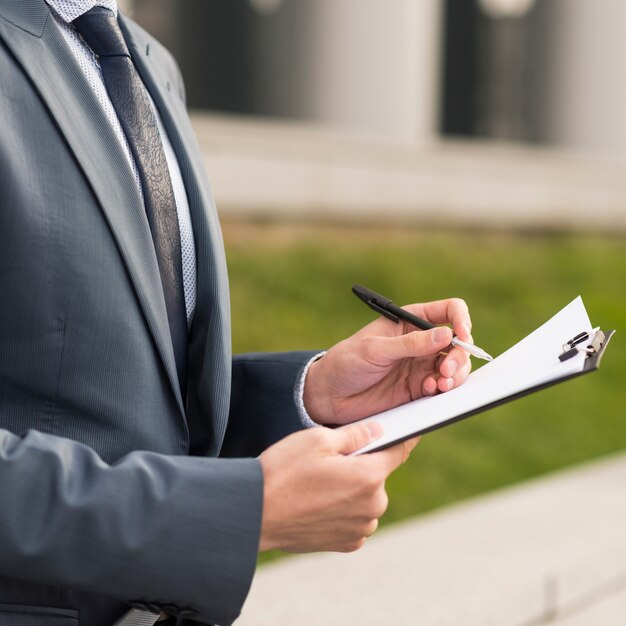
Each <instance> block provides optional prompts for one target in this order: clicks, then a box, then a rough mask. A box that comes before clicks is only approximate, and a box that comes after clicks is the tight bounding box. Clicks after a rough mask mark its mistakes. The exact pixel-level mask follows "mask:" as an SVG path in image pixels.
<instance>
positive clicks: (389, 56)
mask: <svg viewBox="0 0 626 626" xmlns="http://www.w3.org/2000/svg"><path fill="white" fill-rule="evenodd" d="M284 4H285V6H284V7H283V8H279V9H277V11H276V13H274V14H272V13H270V14H268V15H267V18H266V19H267V20H268V22H269V21H271V20H274V21H275V23H276V26H275V27H274V28H272V27H271V24H268V26H267V27H266V28H267V29H266V30H265V32H263V31H262V32H261V35H260V37H259V39H258V40H257V60H256V63H257V64H258V66H259V72H260V73H261V75H262V76H263V77H264V83H265V85H266V88H268V93H267V94H266V96H265V98H266V99H274V100H275V101H279V103H282V104H281V106H282V107H285V106H286V105H285V103H289V105H288V108H289V111H288V113H289V114H290V115H291V116H294V117H298V118H301V119H303V118H304V119H308V120H311V121H315V122H322V123H325V124H330V125H334V126H340V127H342V128H344V129H347V130H352V131H357V132H360V133H362V134H365V135H370V136H377V137H381V138H385V139H387V140H390V141H400V142H409V143H412V142H416V141H417V142H421V141H428V140H430V139H432V138H433V137H434V136H435V133H436V128H437V110H438V106H439V103H438V92H439V48H440V33H441V8H442V3H441V0H420V1H419V2H416V1H415V0H393V3H390V2H388V1H387V0H315V1H314V2H311V1H310V0H293V1H292V2H289V3H284ZM281 11H282V12H283V13H285V14H287V13H288V12H289V13H290V15H289V21H288V23H283V24H282V25H280V12H281ZM286 29H291V30H286ZM261 30H262V29H261ZM294 30H296V32H295V33H294V32H293V31H294ZM294 37H295V38H296V39H297V41H295V42H294V41H293V38H294ZM277 39H280V40H282V41H288V40H291V43H292V45H291V46H290V48H289V49H290V50H291V51H292V54H294V55H295V58H291V59H281V58H280V54H281V51H280V50H277V46H278V45H279V44H278V43H277ZM293 44H295V45H293ZM284 50H286V48H283V51H284ZM294 66H297V68H296V69H295V70H294Z"/></svg>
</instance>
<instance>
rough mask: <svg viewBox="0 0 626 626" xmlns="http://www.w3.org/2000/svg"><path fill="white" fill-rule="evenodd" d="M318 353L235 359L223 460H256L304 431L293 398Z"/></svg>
mask: <svg viewBox="0 0 626 626" xmlns="http://www.w3.org/2000/svg"><path fill="white" fill-rule="evenodd" d="M318 353H319V351H302V352H285V353H269V352H268V353H253V354H244V355H238V356H235V358H234V359H233V378H232V387H231V404H230V415H229V420H228V428H227V430H226V437H225V439H224V444H223V445H222V451H221V455H222V456H225V457H241V456H257V455H259V454H260V453H261V452H262V451H263V450H265V448H267V447H268V446H270V445H272V444H273V443H275V442H276V441H278V440H280V439H282V438H283V437H286V436H287V435H290V434H291V433H293V432H296V431H298V430H301V429H302V428H304V424H303V423H302V420H301V418H300V415H299V413H298V410H297V407H296V404H295V396H294V394H295V389H296V385H297V383H298V380H299V378H300V376H301V374H302V371H303V369H304V367H305V365H306V364H307V363H308V362H309V361H310V360H311V359H312V358H313V357H314V356H315V355H316V354H318Z"/></svg>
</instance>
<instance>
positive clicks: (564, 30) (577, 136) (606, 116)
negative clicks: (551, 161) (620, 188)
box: [543, 0, 626, 156]
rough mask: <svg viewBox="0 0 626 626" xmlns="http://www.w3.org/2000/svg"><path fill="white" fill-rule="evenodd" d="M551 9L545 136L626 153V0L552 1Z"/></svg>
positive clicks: (558, 142)
mask: <svg viewBox="0 0 626 626" xmlns="http://www.w3.org/2000/svg"><path fill="white" fill-rule="evenodd" d="M545 1H546V0H544V2H545ZM549 8H550V17H549V19H550V24H549V32H548V34H549V39H548V41H546V44H545V45H546V50H547V58H546V63H547V67H546V77H545V78H546V80H545V84H544V107H545V109H544V115H545V118H544V121H543V126H544V132H545V138H546V140H547V141H548V142H550V143H554V144H556V145H558V146H563V147H568V148H573V149H576V150H585V151H593V152H596V153H600V154H607V155H614V156H624V155H626V121H625V112H626V81H625V80H624V72H625V66H624V64H625V60H626V37H624V28H625V26H626V2H624V1H623V0H593V2H589V0H549Z"/></svg>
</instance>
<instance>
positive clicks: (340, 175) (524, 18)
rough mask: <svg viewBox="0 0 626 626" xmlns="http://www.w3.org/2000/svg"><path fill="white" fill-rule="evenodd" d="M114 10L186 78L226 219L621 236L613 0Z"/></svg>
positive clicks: (617, 0)
mask: <svg viewBox="0 0 626 626" xmlns="http://www.w3.org/2000/svg"><path fill="white" fill-rule="evenodd" d="M120 5H121V6H122V8H123V9H124V10H126V11H127V12H129V13H131V14H132V15H133V17H135V19H137V21H139V23H141V24H142V25H143V26H144V27H145V28H147V29H148V30H149V31H150V32H152V33H153V34H154V35H156V36H157V37H158V38H159V39H160V40H161V41H163V43H164V44H165V45H166V46H167V47H168V48H170V50H172V52H173V53H174V55H175V56H176V58H177V60H178V62H179V64H180V67H181V70H182V73H183V75H184V78H185V81H186V86H187V99H188V104H189V106H190V108H191V109H192V113H193V114H192V122H193V123H194V126H195V130H196V133H197V135H198V138H199V141H200V147H201V150H202V152H203V155H204V159H205V163H206V166H207V169H208V171H209V173H210V176H211V180H212V183H213V186H214V190H215V194H216V198H217V201H218V204H219V206H220V209H221V213H222V215H227V214H230V215H238V216H242V217H247V216H263V217H279V218H286V219H300V218H305V219H326V218H329V217H330V218H332V219H337V218H338V219H342V220H344V219H345V220H350V221H352V220H355V219H358V220H361V221H364V220H365V221H367V220H370V221H377V220H381V219H385V220H388V219H389V218H390V217H392V216H393V217H394V218H396V219H397V220H399V221H402V222H407V221H418V222H419V223H426V222H430V223H437V224H439V223H441V224H444V225H450V224H456V225H457V226H463V227H465V226H467V225H471V226H476V227H480V228H484V227H495V228H501V227H503V228H510V227H513V228H527V229H554V228H556V229H562V228H567V229H570V228H572V229H585V230H589V229H594V230H604V231H607V232H615V231H618V230H619V231H622V232H626V177H624V175H623V170H624V159H626V130H625V128H624V125H623V124H622V120H621V112H622V111H623V110H626V83H625V82H624V81H621V80H620V79H619V76H620V71H619V63H620V62H621V59H622V58H626V54H622V52H624V53H626V39H625V38H623V37H622V25H623V24H625V23H626V3H624V2H623V0H594V2H589V0H120ZM242 180H245V181H246V184H245V185H242V184H241V181H242Z"/></svg>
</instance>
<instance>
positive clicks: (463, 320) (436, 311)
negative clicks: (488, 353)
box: [404, 298, 472, 341]
mask: <svg viewBox="0 0 626 626" xmlns="http://www.w3.org/2000/svg"><path fill="white" fill-rule="evenodd" d="M404 308H405V309H406V310H407V311H411V313H414V314H415V315H419V316H420V317H423V318H424V319H427V320H428V321H429V322H431V323H433V324H452V328H453V330H454V334H455V335H457V336H458V338H459V339H461V340H463V341H470V340H471V332H472V320H471V318H470V314H469V309H468V307H467V303H466V302H465V300H462V299H461V298H450V299H449V300H438V301H437V302H428V303H426V304H412V305H409V306H406V307H404Z"/></svg>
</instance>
